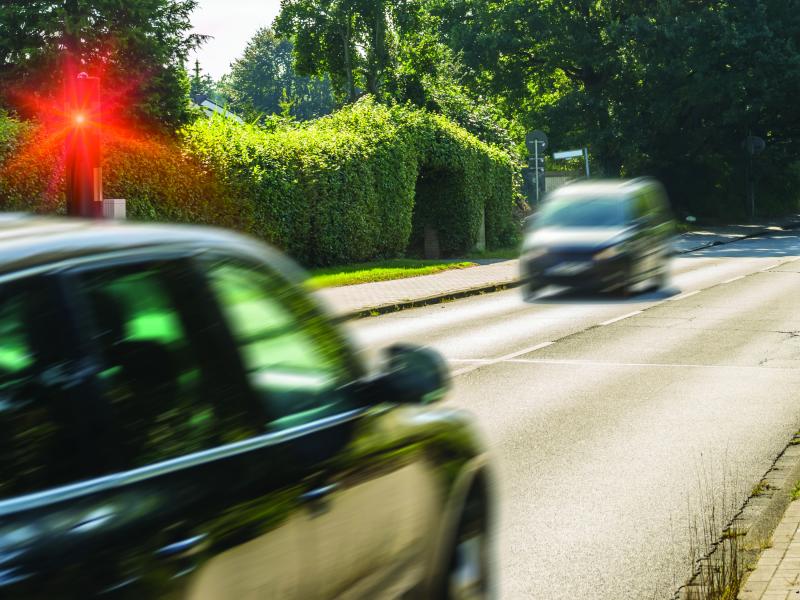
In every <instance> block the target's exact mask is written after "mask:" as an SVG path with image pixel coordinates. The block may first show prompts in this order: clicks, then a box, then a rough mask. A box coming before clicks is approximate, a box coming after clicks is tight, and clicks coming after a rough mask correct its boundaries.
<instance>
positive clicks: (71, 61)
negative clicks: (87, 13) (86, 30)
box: [63, 0, 81, 81]
mask: <svg viewBox="0 0 800 600" xmlns="http://www.w3.org/2000/svg"><path fill="white" fill-rule="evenodd" d="M79 20H80V15H78V0H64V38H63V39H64V60H65V65H64V67H65V68H64V75H65V76H66V77H67V80H68V81H70V80H72V79H74V78H75V77H76V76H77V74H78V67H79V65H80V62H81V49H80V47H79V46H80V42H79V40H80V32H79V31H78V22H79Z"/></svg>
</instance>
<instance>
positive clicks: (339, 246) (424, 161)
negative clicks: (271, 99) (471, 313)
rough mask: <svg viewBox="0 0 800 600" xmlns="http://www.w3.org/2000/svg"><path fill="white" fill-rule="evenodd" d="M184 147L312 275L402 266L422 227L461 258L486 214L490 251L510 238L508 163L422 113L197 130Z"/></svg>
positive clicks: (374, 109)
mask: <svg viewBox="0 0 800 600" xmlns="http://www.w3.org/2000/svg"><path fill="white" fill-rule="evenodd" d="M183 136H184V140H185V148H186V149H187V151H188V152H190V153H191V154H192V155H193V156H194V157H195V158H197V159H199V161H200V163H201V164H203V165H204V167H205V168H208V169H209V170H211V171H214V172H216V173H217V174H218V177H219V178H220V179H221V180H223V181H224V182H225V184H226V185H227V186H229V187H230V188H232V189H235V190H236V192H237V196H238V197H239V199H240V200H241V201H242V202H244V203H245V204H246V205H247V206H248V207H250V210H251V211H252V214H253V215H254V219H253V227H254V232H255V233H257V234H258V235H260V236H261V237H263V238H265V239H267V240H269V241H271V242H272V243H274V244H275V245H277V246H279V247H281V248H284V249H286V250H287V251H288V252H289V253H290V254H292V255H293V256H294V257H296V258H297V259H299V260H300V261H302V262H303V263H305V264H309V265H312V264H313V265H324V264H335V263H345V262H355V261H361V260H367V259H371V258H379V257H390V256H400V255H402V254H403V253H404V252H405V251H406V249H407V248H408V246H409V242H411V243H412V245H413V244H414V241H415V240H419V239H421V231H422V229H423V228H424V226H425V225H426V224H427V225H430V226H433V227H435V228H436V229H437V230H438V231H439V236H440V246H441V248H442V251H443V252H444V253H446V254H458V253H460V252H465V251H467V250H469V249H470V248H471V247H472V246H473V245H474V244H475V242H476V240H477V238H478V232H479V228H480V223H481V217H482V214H483V211H484V209H485V210H486V237H487V242H488V243H489V245H494V246H497V245H502V244H504V243H508V242H509V241H510V240H511V239H512V237H513V235H514V227H513V223H512V216H511V210H512V183H511V175H512V167H511V162H510V160H509V158H508V156H507V155H506V154H505V153H503V152H502V151H501V150H499V149H497V148H495V147H492V146H489V145H487V144H484V143H482V142H480V141H479V140H478V139H477V138H475V137H474V136H472V135H470V134H469V133H467V132H466V131H465V130H463V129H461V128H460V127H458V126H456V125H454V124H453V123H451V122H449V121H447V120H446V119H445V118H443V117H441V116H437V115H432V114H430V113H428V112H425V111H421V110H415V109H411V108H406V107H391V108H390V107H386V106H383V105H380V104H377V103H375V102H373V101H371V100H369V99H366V100H362V101H361V102H358V103H356V104H355V105H353V106H349V107H347V108H345V109H342V110H340V111H338V112H337V113H335V114H333V115H330V116H327V117H324V118H321V119H318V120H316V121H313V122H311V123H308V124H303V125H293V126H285V127H283V128H278V129H275V130H272V131H264V130H262V129H259V128H258V127H256V126H253V125H240V124H237V123H234V122H231V121H230V120H226V119H221V118H220V119H211V120H199V121H196V122H195V123H194V124H192V125H190V126H188V127H187V128H185V129H184V131H183ZM418 180H419V181H420V185H418ZM428 181H431V182H433V183H432V185H428V184H426V182H428ZM437 181H438V182H439V183H438V184H437V183H436V182H437ZM412 228H413V231H412Z"/></svg>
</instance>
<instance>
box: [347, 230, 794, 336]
mask: <svg viewBox="0 0 800 600" xmlns="http://www.w3.org/2000/svg"><path fill="white" fill-rule="evenodd" d="M773 227H774V228H777V229H773ZM795 227H800V220H798V219H792V220H791V221H789V222H787V223H785V224H783V225H770V226H769V227H767V228H765V229H762V230H760V231H758V232H755V233H751V234H747V235H743V236H741V237H737V238H735V239H732V240H726V241H721V240H716V241H714V242H709V243H708V244H704V245H702V246H698V247H697V248H690V249H688V250H681V251H680V252H675V256H679V255H681V254H689V253H690V252H697V251H698V250H704V249H706V248H712V247H714V246H724V245H726V244H733V243H734V242H739V241H741V240H746V239H750V238H754V237H759V236H762V235H766V234H768V233H771V232H773V231H779V230H781V229H784V228H786V229H792V228H795ZM520 285H522V280H520V279H512V280H509V281H504V282H495V283H490V284H486V285H481V286H478V287H474V288H468V289H465V290H458V291H455V292H445V293H442V294H434V295H432V296H426V297H423V298H416V299H414V300H405V301H402V302H392V303H388V304H380V305H378V306H373V307H368V308H361V309H358V310H355V311H351V312H349V313H344V314H341V315H337V316H336V317H334V320H335V321H337V322H344V321H353V320H355V319H363V318H365V317H377V316H379V315H385V314H387V313H393V312H399V311H401V310H406V309H408V308H419V307H421V306H429V305H432V304H441V303H442V302H449V301H450V300H460V299H462V298H468V297H470V296H478V295H480V294H490V293H492V292H500V291H503V290H507V289H512V288H516V287H519V286H520Z"/></svg>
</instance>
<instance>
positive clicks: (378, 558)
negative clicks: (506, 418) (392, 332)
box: [0, 216, 492, 600]
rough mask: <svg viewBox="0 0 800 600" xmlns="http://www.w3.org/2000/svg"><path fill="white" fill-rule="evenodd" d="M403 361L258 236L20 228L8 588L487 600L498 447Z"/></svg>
mask: <svg viewBox="0 0 800 600" xmlns="http://www.w3.org/2000/svg"><path fill="white" fill-rule="evenodd" d="M385 358H386V360H385V363H386V364H385V366H384V368H383V369H381V370H379V372H377V373H373V374H369V373H367V372H366V371H365V368H364V366H363V365H362V364H361V362H360V359H359V355H358V354H357V353H356V352H355V351H354V350H353V349H352V348H351V347H350V345H349V343H348V342H347V340H346V339H345V338H344V337H343V335H342V332H341V331H340V330H339V328H338V327H337V326H336V325H335V324H334V323H333V322H332V321H331V319H330V318H328V317H327V316H326V315H325V314H324V313H323V312H321V311H320V310H319V309H318V308H317V306H316V305H315V303H314V302H313V301H312V299H311V298H310V297H309V295H308V294H306V293H305V292H304V291H303V290H302V288H301V286H300V279H299V278H298V276H297V272H296V269H295V268H294V267H293V266H292V264H291V263H290V262H289V261H288V260H287V259H286V258H284V257H283V256H282V255H280V254H279V253H277V252H275V251H273V250H271V249H270V248H268V247H266V246H264V245H262V244H260V243H257V242H255V241H253V240H250V239H248V238H245V237H242V236H239V235H236V234H233V233H228V232H224V231H220V230H214V229H204V228H192V227H170V226H144V225H139V226H137V225H120V224H114V223H91V222H87V221H81V220H64V219H62V220H59V219H43V218H34V217H26V216H4V217H2V218H0V430H1V431H0V597H2V598H94V597H102V598H136V599H139V600H140V599H143V598H191V599H228V598H230V599H234V598H235V599H237V600H238V599H244V598H281V599H292V598H335V597H341V598H397V597H403V598H462V597H463V598H466V597H469V598H483V597H486V596H487V595H488V594H489V592H490V582H491V578H490V565H489V559H488V554H489V549H490V547H489V533H490V513H491V504H492V503H491V500H492V498H491V485H490V484H489V479H488V478H489V474H488V472H487V468H488V467H487V457H486V453H485V451H484V449H483V448H482V446H481V444H480V443H479V441H478V440H477V439H476V436H475V433H474V432H473V429H472V426H471V423H470V419H469V418H468V417H466V416H465V415H464V414H462V413H461V412H458V411H456V410H454V409H444V408H436V407H435V406H431V403H433V402H434V401H436V400H438V399H439V398H441V397H442V395H443V393H444V392H445V389H446V387H447V382H448V376H447V372H446V367H445V365H444V363H443V361H442V359H441V358H440V357H439V356H438V355H436V354H435V353H433V352H432V351H429V350H426V349H420V348H414V347H407V346H393V347H390V348H389V349H388V350H387V352H386V357H385Z"/></svg>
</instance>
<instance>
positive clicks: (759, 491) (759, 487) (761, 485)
mask: <svg viewBox="0 0 800 600" xmlns="http://www.w3.org/2000/svg"><path fill="white" fill-rule="evenodd" d="M771 489H772V488H771V487H770V485H769V484H768V483H767V482H766V481H763V480H762V481H759V482H758V483H757V484H755V485H754V486H753V489H752V490H751V492H750V495H751V496H761V495H763V494H764V493H766V492H768V491H769V490H771Z"/></svg>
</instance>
